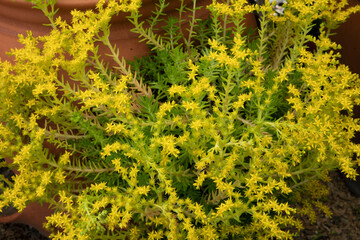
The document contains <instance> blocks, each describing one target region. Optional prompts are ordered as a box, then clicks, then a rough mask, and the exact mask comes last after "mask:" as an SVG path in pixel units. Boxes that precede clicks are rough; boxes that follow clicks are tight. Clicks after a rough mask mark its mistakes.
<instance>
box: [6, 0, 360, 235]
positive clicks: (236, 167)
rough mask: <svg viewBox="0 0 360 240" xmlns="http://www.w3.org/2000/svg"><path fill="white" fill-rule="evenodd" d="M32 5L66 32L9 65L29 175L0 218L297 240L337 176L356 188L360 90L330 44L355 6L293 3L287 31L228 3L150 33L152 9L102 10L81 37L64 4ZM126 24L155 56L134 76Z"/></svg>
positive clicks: (187, 11) (14, 145) (131, 4)
mask: <svg viewBox="0 0 360 240" xmlns="http://www.w3.org/2000/svg"><path fill="white" fill-rule="evenodd" d="M31 2H33V3H34V4H36V5H35V6H36V7H37V8H38V9H40V10H42V11H43V12H44V14H45V15H46V16H48V17H49V19H50V24H49V25H50V26H52V31H51V33H50V34H48V35H46V36H39V37H35V36H33V35H32V33H31V32H28V34H27V36H20V38H19V41H20V42H21V43H22V44H23V45H24V47H23V48H21V49H13V50H12V51H11V53H10V54H11V55H12V56H13V57H14V58H15V61H14V63H10V62H7V61H3V62H1V68H0V84H1V85H0V96H1V99H3V101H2V102H1V106H0V118H1V119H2V121H4V124H2V125H1V126H0V136H1V137H0V139H1V145H0V152H1V157H7V158H12V159H13V163H11V164H9V167H11V168H12V169H16V170H18V171H19V174H18V175H16V176H15V177H14V183H13V184H11V186H10V187H9V188H6V189H4V192H3V194H2V195H1V197H0V198H1V202H0V205H1V206H0V208H1V207H3V206H7V205H10V204H13V205H14V206H15V207H16V208H17V209H19V210H20V211H21V210H23V209H24V208H25V207H26V205H27V204H28V203H29V202H49V203H51V204H52V206H53V208H54V209H55V213H54V214H53V215H52V216H50V217H48V218H47V221H48V222H47V224H46V227H47V228H48V229H50V230H52V232H53V233H52V237H53V238H54V239H146V238H147V239H269V238H275V237H276V238H277V239H287V238H291V237H292V234H291V233H289V232H288V231H286V230H284V229H286V228H287V227H288V226H295V227H298V228H300V225H301V224H300V223H299V222H298V221H296V220H295V219H294V218H293V214H294V213H295V211H296V210H295V209H294V208H292V207H290V206H289V202H288V197H289V196H291V194H292V193H293V192H294V191H295V190H296V189H297V187H299V186H302V185H303V183H306V182H309V181H310V180H316V179H322V178H325V177H326V176H327V172H328V171H330V170H333V169H335V168H339V169H341V170H342V171H343V172H344V173H345V174H346V175H347V176H348V177H351V178H354V177H355V176H356V171H355V170H354V167H356V166H357V165H359V160H352V158H353V156H354V155H356V156H358V155H359V153H360V148H359V146H357V145H355V144H354V143H352V142H351V138H353V136H354V133H355V131H358V130H359V128H360V125H359V122H358V120H357V119H354V118H352V115H353V112H352V108H353V106H354V104H359V99H360V98H359V95H360V91H359V90H360V89H359V86H358V76H357V75H355V74H352V73H351V72H350V71H349V69H348V67H346V66H344V65H341V64H339V62H338V59H339V54H336V53H335V52H334V50H336V49H338V48H339V47H340V46H338V45H337V44H335V43H334V42H332V41H331V40H330V39H329V36H330V34H331V31H332V30H333V29H334V28H336V26H338V24H339V23H341V22H343V21H345V20H346V18H347V17H348V16H349V14H351V13H353V12H356V11H358V10H359V9H358V8H357V7H356V8H345V6H346V1H341V2H340V3H338V1H335V0H318V1H310V0H292V1H290V0H289V1H288V2H289V4H288V5H286V6H285V12H284V15H282V16H277V15H274V11H273V6H272V5H271V4H270V3H268V2H267V1H266V3H265V4H264V5H263V6H261V7H260V6H255V5H249V4H247V1H245V0H231V1H227V2H226V3H225V2H224V3H223V2H221V1H219V2H216V1H214V2H213V3H212V4H210V5H209V6H207V8H208V9H209V10H210V12H211V18H209V19H207V20H201V19H197V18H196V11H198V10H199V8H200V7H197V5H196V1H193V2H192V3H193V4H190V5H189V4H186V2H185V1H180V4H179V14H178V16H177V17H174V16H172V17H167V16H166V15H164V13H163V10H164V9H166V6H167V2H165V0H160V1H159V3H158V4H157V7H156V10H155V11H154V13H153V15H152V17H150V18H149V19H148V20H141V18H140V16H141V14H140V12H139V8H140V6H141V1H139V0H127V1H125V0H124V1H116V0H109V1H105V0H100V1H99V2H98V4H97V6H96V9H94V10H87V11H85V12H81V11H78V10H73V11H72V17H73V19H72V21H71V22H70V23H69V22H66V21H64V20H62V19H61V18H60V17H56V15H55V11H56V10H55V7H54V6H55V5H54V4H55V1H37V0H32V1H31ZM273 4H275V3H273ZM253 11H258V12H259V13H261V14H260V15H261V19H260V28H259V29H258V32H257V34H256V35H254V34H247V33H246V27H245V25H244V19H245V18H246V16H248V15H247V14H249V13H252V12H253ZM120 12H126V13H127V14H128V18H129V21H130V22H132V23H133V24H134V28H133V32H135V33H137V34H139V36H140V40H141V41H146V43H147V44H148V45H149V46H151V47H152V52H151V54H150V55H148V56H146V57H143V58H141V59H137V60H135V61H133V62H129V63H127V62H126V60H124V59H122V58H121V57H120V54H119V49H118V48H117V47H116V46H113V45H112V44H111V43H110V41H109V35H110V27H109V26H110V20H111V17H112V16H114V15H117V14H119V13H120ZM185 19H186V20H185ZM319 19H320V20H321V22H322V23H321V26H320V30H319V32H320V34H319V36H318V37H317V38H315V37H312V36H311V35H308V33H309V32H310V30H311V28H312V26H313V25H314V24H313V23H314V21H315V20H319ZM184 22H189V27H188V28H187V29H181V24H182V23H184ZM161 29H162V30H161ZM197 33H199V34H197ZM310 43H312V44H313V45H315V47H314V49H311V48H309V45H310ZM100 44H103V45H105V46H107V47H108V50H109V52H110V56H111V57H112V60H113V61H112V62H113V65H109V64H108V63H106V62H104V61H103V57H102V56H101V55H100V53H99V52H98V47H99V45H100ZM49 146H50V149H52V148H54V147H55V148H56V149H57V151H56V152H55V151H49ZM51 146H52V147H51Z"/></svg>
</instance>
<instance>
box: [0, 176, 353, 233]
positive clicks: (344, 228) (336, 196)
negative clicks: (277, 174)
mask: <svg viewBox="0 0 360 240" xmlns="http://www.w3.org/2000/svg"><path fill="white" fill-rule="evenodd" d="M331 177H332V178H333V181H331V182H329V183H327V184H328V186H329V188H330V195H329V196H328V197H327V200H326V204H327V206H329V207H330V209H331V211H332V212H333V216H332V218H328V217H325V216H323V215H322V216H319V219H318V220H317V222H316V223H315V224H310V222H309V221H308V220H307V219H306V218H304V219H303V220H304V221H305V224H304V227H305V228H304V230H302V231H301V232H300V233H299V236H297V237H296V238H295V240H325V239H326V240H327V239H329V240H359V239H360V198H359V197H355V196H354V195H352V194H351V192H350V191H349V189H348V188H347V187H346V186H345V184H344V181H343V179H342V178H341V176H340V175H339V174H338V173H337V172H334V173H332V174H331ZM0 240H48V238H46V237H44V236H41V235H40V234H39V233H38V232H37V231H36V229H34V228H31V227H29V226H27V225H22V224H0Z"/></svg>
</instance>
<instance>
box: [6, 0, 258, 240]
mask: <svg viewBox="0 0 360 240" xmlns="http://www.w3.org/2000/svg"><path fill="white" fill-rule="evenodd" d="M187 2H191V0H187ZM211 2H212V1H211V0H201V1H198V5H207V4H209V3H211ZM96 3H97V0H59V1H58V4H57V7H58V8H59V12H58V14H59V15H60V16H61V17H62V19H65V20H70V19H71V14H70V12H71V10H72V9H75V8H76V9H79V10H86V9H92V8H94V6H95V4H96ZM177 7H178V1H172V3H171V4H170V6H169V7H168V8H167V10H168V12H167V14H176V8H177ZM153 9H154V3H153V1H152V0H144V1H143V6H142V8H141V12H142V14H143V17H147V16H149V15H150V13H151V11H152V10H153ZM198 14H199V15H198V16H197V17H200V18H201V17H206V16H207V15H208V11H207V10H206V9H205V8H203V9H202V11H199V12H198ZM44 23H48V19H47V18H46V17H45V16H44V15H43V13H42V12H41V11H40V10H37V9H33V8H32V6H31V4H30V3H28V2H25V1H24V0H15V1H14V0H2V1H1V2H0V58H1V59H2V60H9V61H12V58H11V57H9V56H7V55H6V54H5V52H9V51H10V49H12V48H21V47H22V45H21V44H20V43H18V42H17V39H18V34H26V31H27V30H31V31H32V32H33V35H34V36H40V35H44V34H46V33H48V32H49V31H50V27H46V26H44V25H43V24H44ZM246 24H247V25H248V26H252V27H254V28H255V27H256V21H255V18H254V16H253V15H249V16H248V17H247V23H246ZM184 27H186V26H184ZM131 28H132V25H131V24H130V23H129V22H128V20H127V19H126V15H125V14H122V15H119V16H116V17H114V18H113V19H112V22H111V35H110V41H111V42H112V43H113V44H116V45H117V46H118V47H119V48H120V53H121V55H122V56H124V57H125V58H127V59H132V58H133V57H140V56H143V55H146V54H147V53H148V52H149V48H148V47H147V46H146V44H145V43H139V42H138V35H137V34H134V33H131V32H130V29H131ZM99 51H100V52H104V51H105V49H104V48H103V49H102V48H101V46H100V50H99ZM103 55H104V54H103ZM6 161H8V162H11V159H6ZM15 173H17V172H16V171H15ZM48 206H49V205H48V204H43V205H42V206H40V205H39V204H37V203H30V204H29V205H28V206H27V207H26V208H25V209H24V210H23V211H22V212H21V213H19V212H16V213H14V214H12V215H9V216H5V215H1V214H0V223H6V222H19V223H25V224H28V225H31V226H33V227H35V228H37V229H38V230H39V231H40V232H41V233H43V234H44V235H49V233H48V232H47V231H46V230H45V229H44V228H43V223H44V222H45V221H46V220H45V217H46V216H49V215H51V213H52V212H53V211H52V210H51V209H49V208H48Z"/></svg>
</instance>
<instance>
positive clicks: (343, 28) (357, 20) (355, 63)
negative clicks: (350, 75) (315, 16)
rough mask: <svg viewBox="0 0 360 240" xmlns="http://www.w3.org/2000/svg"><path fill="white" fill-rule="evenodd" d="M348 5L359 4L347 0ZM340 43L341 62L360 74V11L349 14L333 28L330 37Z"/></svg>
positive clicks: (353, 0)
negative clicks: (345, 19)
mask: <svg viewBox="0 0 360 240" xmlns="http://www.w3.org/2000/svg"><path fill="white" fill-rule="evenodd" d="M348 2H349V6H356V5H359V4H360V2H359V1H358V0H348ZM331 39H332V40H333V41H335V42H336V43H338V44H340V45H341V47H342V48H341V50H340V54H341V60H340V61H341V63H343V64H345V65H347V66H349V68H350V70H351V71H352V72H354V73H358V74H360V61H359V59H360V13H359V12H358V13H355V14H352V15H350V18H349V19H347V21H346V22H344V23H342V24H341V25H340V27H339V28H338V29H336V30H335V35H333V36H332V37H331Z"/></svg>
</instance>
